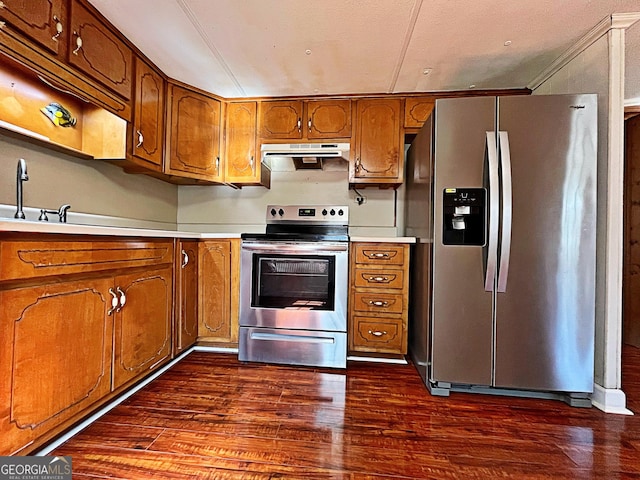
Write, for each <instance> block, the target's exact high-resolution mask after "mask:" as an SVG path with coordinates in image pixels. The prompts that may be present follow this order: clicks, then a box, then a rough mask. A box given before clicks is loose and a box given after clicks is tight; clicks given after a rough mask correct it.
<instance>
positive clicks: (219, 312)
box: [198, 240, 232, 341]
mask: <svg viewBox="0 0 640 480" xmlns="http://www.w3.org/2000/svg"><path fill="white" fill-rule="evenodd" d="M198 248H199V253H198V255H199V261H198V266H199V269H198V277H199V279H198V292H199V295H198V298H199V300H198V301H199V305H198V317H199V320H198V336H199V337H201V338H203V337H204V338H206V339H207V340H213V341H229V340H231V336H232V330H231V283H230V281H231V242H230V241H228V240H222V241H213V240H211V241H205V242H200V244H199V246H198Z"/></svg>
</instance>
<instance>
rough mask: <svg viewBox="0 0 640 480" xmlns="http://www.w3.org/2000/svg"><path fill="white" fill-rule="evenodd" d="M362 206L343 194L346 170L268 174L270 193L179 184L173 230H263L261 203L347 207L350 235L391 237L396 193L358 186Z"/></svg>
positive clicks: (347, 193) (261, 189) (351, 195)
mask: <svg viewBox="0 0 640 480" xmlns="http://www.w3.org/2000/svg"><path fill="white" fill-rule="evenodd" d="M358 191H359V192H360V193H361V194H362V195H363V196H364V197H366V202H365V203H364V204H362V205H358V204H357V202H356V201H355V198H356V193H355V192H354V191H353V190H349V182H348V172H347V171H346V170H344V171H323V170H298V171H274V172H272V175H271V189H266V188H264V187H243V188H242V189H240V190H234V189H232V188H230V187H227V186H180V187H179V189H178V204H179V209H178V229H179V230H187V231H196V232H211V233H215V232H230V233H242V232H264V229H265V217H266V213H267V205H271V204H280V205H297V204H301V205H305V204H308V205H313V204H330V205H347V206H349V212H350V219H349V225H350V229H349V233H350V234H351V235H376V236H396V235H397V234H399V233H398V232H401V229H399V228H398V226H397V224H396V195H397V192H396V191H394V190H393V189H378V188H366V189H365V188H363V189H358Z"/></svg>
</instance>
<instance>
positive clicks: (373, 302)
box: [369, 300, 389, 307]
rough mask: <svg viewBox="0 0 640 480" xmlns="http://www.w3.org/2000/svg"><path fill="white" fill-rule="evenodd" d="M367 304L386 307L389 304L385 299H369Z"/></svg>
mask: <svg viewBox="0 0 640 480" xmlns="http://www.w3.org/2000/svg"><path fill="white" fill-rule="evenodd" d="M369 305H373V306H374V307H387V306H389V302H387V301H386V300H369Z"/></svg>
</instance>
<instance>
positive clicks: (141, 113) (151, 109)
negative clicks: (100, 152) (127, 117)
mask: <svg viewBox="0 0 640 480" xmlns="http://www.w3.org/2000/svg"><path fill="white" fill-rule="evenodd" d="M164 98H165V88H164V79H163V78H162V76H161V75H160V74H159V73H158V72H157V71H156V70H154V69H152V68H151V67H150V66H149V65H147V64H146V63H145V62H144V61H143V60H142V59H140V58H138V57H136V93H135V103H134V115H133V135H132V142H131V144H132V145H131V147H132V148H131V150H132V151H131V153H132V154H133V155H134V156H135V157H138V158H141V159H143V160H145V161H147V162H150V163H151V164H152V165H154V166H155V167H156V169H157V170H162V159H163V152H164V149H163V145H164V114H165V109H164Z"/></svg>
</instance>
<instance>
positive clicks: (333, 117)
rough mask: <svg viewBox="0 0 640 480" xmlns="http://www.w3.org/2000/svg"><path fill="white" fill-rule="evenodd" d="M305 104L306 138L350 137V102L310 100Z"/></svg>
mask: <svg viewBox="0 0 640 480" xmlns="http://www.w3.org/2000/svg"><path fill="white" fill-rule="evenodd" d="M306 104H307V124H306V126H305V127H306V129H307V138H310V139H315V138H348V137H351V100H310V101H308V102H306Z"/></svg>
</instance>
